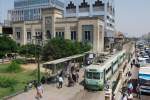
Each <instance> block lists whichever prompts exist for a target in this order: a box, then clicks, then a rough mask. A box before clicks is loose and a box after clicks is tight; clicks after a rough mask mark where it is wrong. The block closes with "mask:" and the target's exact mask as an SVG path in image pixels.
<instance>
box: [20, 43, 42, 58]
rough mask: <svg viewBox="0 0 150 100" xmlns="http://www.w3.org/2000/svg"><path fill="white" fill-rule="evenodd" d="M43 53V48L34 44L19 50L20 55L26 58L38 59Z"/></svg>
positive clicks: (23, 46)
mask: <svg viewBox="0 0 150 100" xmlns="http://www.w3.org/2000/svg"><path fill="white" fill-rule="evenodd" d="M40 53H41V46H39V45H34V44H26V45H22V46H21V47H20V48H19V54H20V55H22V56H26V57H36V56H37V55H39V54H40Z"/></svg>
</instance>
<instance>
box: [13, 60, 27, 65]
mask: <svg viewBox="0 0 150 100" xmlns="http://www.w3.org/2000/svg"><path fill="white" fill-rule="evenodd" d="M13 61H14V62H16V63H17V64H26V61H25V59H14V60H13Z"/></svg>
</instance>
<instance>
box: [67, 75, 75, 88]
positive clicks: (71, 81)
mask: <svg viewBox="0 0 150 100" xmlns="http://www.w3.org/2000/svg"><path fill="white" fill-rule="evenodd" d="M73 83H74V82H73V79H72V77H71V74H69V76H68V87H70V86H73Z"/></svg>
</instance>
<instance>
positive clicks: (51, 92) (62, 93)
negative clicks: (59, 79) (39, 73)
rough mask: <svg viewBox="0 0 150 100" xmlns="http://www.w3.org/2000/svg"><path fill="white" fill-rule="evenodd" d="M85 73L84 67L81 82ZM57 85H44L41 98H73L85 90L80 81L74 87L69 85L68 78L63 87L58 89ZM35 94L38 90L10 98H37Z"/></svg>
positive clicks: (12, 99) (68, 99)
mask: <svg viewBox="0 0 150 100" xmlns="http://www.w3.org/2000/svg"><path fill="white" fill-rule="evenodd" d="M83 73H84V69H81V70H80V73H79V76H80V78H79V82H81V81H82V80H83ZM57 85H58V84H50V85H44V86H43V87H44V94H43V98H42V99H40V100H71V98H73V97H74V96H75V95H76V94H77V93H79V92H81V91H82V90H84V88H83V86H82V85H79V83H76V84H75V85H74V86H73V87H67V85H68V82H67V79H65V81H64V84H63V88H61V89H58V88H57ZM35 96H36V90H35V89H33V90H30V91H29V92H25V93H22V94H20V95H17V96H15V97H13V98H11V99H9V100H37V99H36V98H35Z"/></svg>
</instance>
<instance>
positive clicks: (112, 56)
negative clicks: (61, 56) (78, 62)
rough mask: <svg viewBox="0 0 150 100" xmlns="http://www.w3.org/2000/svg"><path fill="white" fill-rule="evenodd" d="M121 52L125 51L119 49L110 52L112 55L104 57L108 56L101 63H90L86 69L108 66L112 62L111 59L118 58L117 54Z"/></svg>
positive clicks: (101, 68)
mask: <svg viewBox="0 0 150 100" xmlns="http://www.w3.org/2000/svg"><path fill="white" fill-rule="evenodd" d="M123 52H125V51H120V52H117V53H115V54H112V55H107V56H106V57H108V58H107V59H105V61H104V62H103V63H95V64H92V65H89V66H88V67H87V68H86V69H99V70H103V69H105V68H109V67H110V66H111V64H112V61H114V59H117V58H118V56H117V55H120V54H122V53H123Z"/></svg>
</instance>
